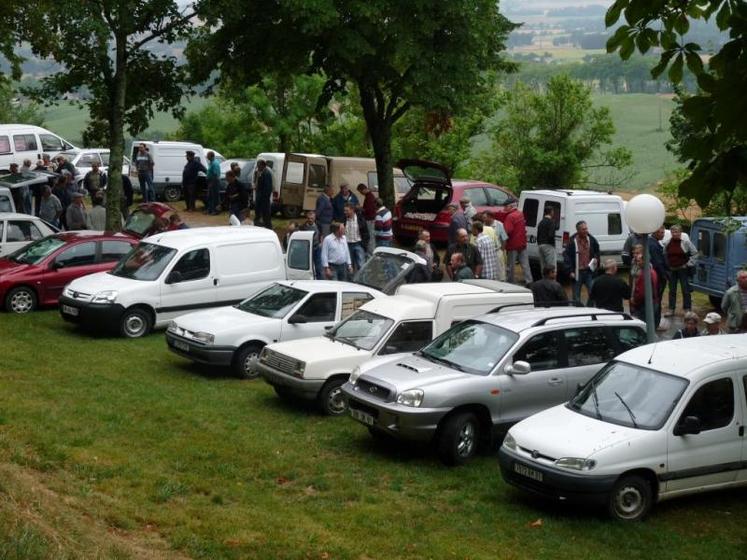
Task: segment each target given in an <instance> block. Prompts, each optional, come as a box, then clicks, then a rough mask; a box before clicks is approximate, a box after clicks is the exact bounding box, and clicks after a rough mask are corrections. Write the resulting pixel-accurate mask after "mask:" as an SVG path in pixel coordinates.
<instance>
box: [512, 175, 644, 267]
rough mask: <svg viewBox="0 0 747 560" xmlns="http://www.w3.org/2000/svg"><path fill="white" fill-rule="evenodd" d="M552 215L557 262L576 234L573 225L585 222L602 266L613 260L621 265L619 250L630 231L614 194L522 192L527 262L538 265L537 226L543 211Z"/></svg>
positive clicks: (594, 192)
mask: <svg viewBox="0 0 747 560" xmlns="http://www.w3.org/2000/svg"><path fill="white" fill-rule="evenodd" d="M546 207H550V208H552V209H553V211H554V217H555V224H556V226H557V229H556V231H555V249H556V251H557V255H558V261H559V262H561V263H562V261H563V249H565V246H566V245H567V244H568V241H569V240H570V238H571V236H573V234H575V233H576V223H577V222H580V221H582V220H583V221H585V222H586V223H587V224H588V226H589V233H590V234H591V235H593V236H594V237H595V238H596V240H597V241H598V242H599V250H600V252H601V257H602V262H604V260H605V259H606V258H614V259H615V260H616V261H617V264H618V265H622V256H621V254H622V248H623V245H625V240H626V239H627V238H628V235H629V233H630V229H629V228H628V224H627V223H626V222H625V217H624V210H625V202H624V201H623V199H622V198H621V197H619V196H617V195H615V194H609V193H605V192H598V191H585V190H572V189H562V190H561V189H557V190H555V189H544V190H536V191H531V190H529V191H522V193H521V195H520V196H519V208H520V209H521V211H522V212H523V213H524V218H525V219H526V222H527V250H528V252H529V261H530V263H533V264H535V265H539V248H538V246H537V224H539V223H540V220H542V217H543V216H544V213H545V208H546Z"/></svg>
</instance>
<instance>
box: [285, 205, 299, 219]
mask: <svg viewBox="0 0 747 560" xmlns="http://www.w3.org/2000/svg"><path fill="white" fill-rule="evenodd" d="M280 213H281V214H282V215H283V218H288V219H290V220H292V219H295V218H298V217H299V216H300V215H301V208H300V207H299V206H283V208H282V209H281V211H280Z"/></svg>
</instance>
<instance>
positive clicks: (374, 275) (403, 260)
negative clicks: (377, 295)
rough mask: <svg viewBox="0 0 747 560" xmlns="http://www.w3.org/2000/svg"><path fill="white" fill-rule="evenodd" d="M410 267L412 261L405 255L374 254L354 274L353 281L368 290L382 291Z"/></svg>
mask: <svg viewBox="0 0 747 560" xmlns="http://www.w3.org/2000/svg"><path fill="white" fill-rule="evenodd" d="M412 265H413V261H412V259H410V258H409V257H407V256H406V255H397V254H394V253H387V252H380V253H374V255H373V256H372V257H371V258H370V259H368V261H367V262H366V264H365V265H363V268H361V269H360V270H359V271H358V272H357V273H356V274H355V278H354V280H353V281H354V282H355V283H357V284H362V285H363V286H368V287H369V288H375V289H377V290H384V289H385V288H386V286H387V285H388V284H389V283H390V282H392V280H394V279H395V278H397V277H398V276H399V275H400V274H403V273H406V272H407V271H408V270H410V268H411V267H412Z"/></svg>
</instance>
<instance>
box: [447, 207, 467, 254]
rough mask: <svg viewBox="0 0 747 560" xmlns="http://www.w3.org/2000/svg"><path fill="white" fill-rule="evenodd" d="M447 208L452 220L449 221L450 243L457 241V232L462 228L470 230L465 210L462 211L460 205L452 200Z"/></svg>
mask: <svg viewBox="0 0 747 560" xmlns="http://www.w3.org/2000/svg"><path fill="white" fill-rule="evenodd" d="M446 210H447V211H448V212H449V214H451V221H450V222H449V239H448V240H449V245H451V244H452V243H456V240H457V232H458V231H459V230H460V229H464V230H469V224H468V223H467V218H466V217H465V215H464V212H462V211H461V209H460V208H459V205H458V204H456V203H454V202H451V203H450V204H449V205H448V206H447V207H446Z"/></svg>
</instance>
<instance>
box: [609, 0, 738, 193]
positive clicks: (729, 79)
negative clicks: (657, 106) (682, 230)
mask: <svg viewBox="0 0 747 560" xmlns="http://www.w3.org/2000/svg"><path fill="white" fill-rule="evenodd" d="M711 17H715V21H716V24H717V26H718V28H719V29H720V30H722V31H725V30H728V31H729V41H728V42H726V43H725V44H724V45H723V46H721V48H720V50H719V51H718V52H716V53H715V54H714V55H713V56H712V57H710V59H709V60H708V65H705V64H704V62H703V59H702V57H701V50H702V49H701V46H700V45H698V44H697V43H694V42H685V40H684V39H683V36H684V35H685V34H686V33H687V32H688V30H689V29H690V22H691V20H706V21H708V20H710V18H711ZM621 18H624V22H623V24H622V25H621V26H619V27H618V29H617V31H616V32H615V34H614V35H613V36H612V37H611V38H610V39H609V41H608V42H607V50H608V51H609V52H614V51H618V52H619V54H620V56H621V57H622V58H623V59H627V58H628V57H630V56H631V54H632V53H633V51H635V50H636V49H637V50H639V51H641V52H643V53H645V52H647V51H649V50H650V49H651V48H653V47H659V48H660V49H661V54H660V57H659V64H658V65H657V66H656V67H655V68H654V69H653V70H652V75H653V76H654V77H656V76H659V75H661V74H663V73H664V72H665V71H667V72H668V77H669V79H670V80H671V81H672V83H674V84H678V83H680V82H681V81H682V79H683V75H684V69H685V66H687V69H688V70H689V71H690V72H691V73H692V74H693V75H695V77H696V79H697V83H698V87H699V91H698V92H697V94H695V95H692V96H691V97H688V98H687V99H684V100H683V101H682V108H681V113H682V116H683V117H684V119H685V120H686V121H687V122H688V126H689V132H686V133H684V134H683V135H682V136H681V139H680V141H679V147H678V152H679V157H680V158H681V159H682V160H684V161H686V162H687V163H688V168H689V169H690V171H691V173H690V175H689V176H688V177H687V178H685V179H684V180H683V181H682V182H681V183H680V194H681V195H682V196H685V197H689V198H694V199H696V200H697V201H698V203H699V204H700V205H701V206H702V207H705V206H706V205H707V204H708V202H709V201H710V200H711V198H712V197H714V196H715V195H716V194H717V193H719V192H722V191H725V192H727V193H733V192H734V191H735V190H737V189H738V188H740V187H741V188H743V187H744V185H745V182H746V179H747V96H745V95H744V92H745V91H747V72H745V68H747V3H745V2H744V1H743V0H657V1H655V2H652V1H651V0H616V1H615V2H614V4H612V6H610V8H609V10H608V11H607V15H606V18H605V22H606V24H607V26H608V27H610V26H613V25H615V24H616V23H617V22H618V20H620V19H621Z"/></svg>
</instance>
